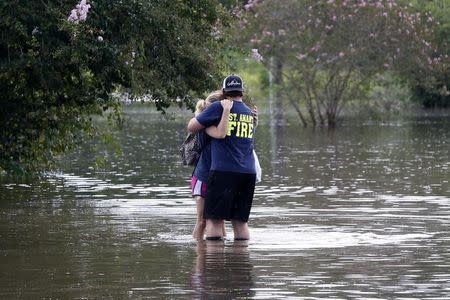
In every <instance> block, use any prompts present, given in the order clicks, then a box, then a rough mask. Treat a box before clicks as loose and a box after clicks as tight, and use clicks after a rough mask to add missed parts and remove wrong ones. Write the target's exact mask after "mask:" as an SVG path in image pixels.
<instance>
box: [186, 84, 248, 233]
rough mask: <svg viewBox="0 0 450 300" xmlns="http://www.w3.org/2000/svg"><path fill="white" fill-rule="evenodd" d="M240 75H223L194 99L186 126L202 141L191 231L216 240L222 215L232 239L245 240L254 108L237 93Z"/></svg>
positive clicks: (240, 91)
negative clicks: (215, 86) (193, 111)
mask: <svg viewBox="0 0 450 300" xmlns="http://www.w3.org/2000/svg"><path fill="white" fill-rule="evenodd" d="M243 93H244V87H243V82H242V79H241V78H240V77H239V76H236V75H230V76H227V77H226V78H225V79H224V81H223V86H222V90H221V91H218V92H215V93H212V94H210V95H209V96H208V97H207V98H206V100H200V101H199V103H197V109H196V115H195V117H194V118H192V119H191V120H190V121H189V124H188V130H189V131H190V132H192V133H196V132H199V136H200V139H201V141H202V144H203V148H202V149H203V150H202V153H201V156H200V159H199V161H198V163H197V166H196V167H195V170H194V173H193V176H192V195H193V196H194V197H195V198H196V201H197V224H196V226H195V229H194V233H193V235H194V237H195V238H197V239H203V234H204V231H205V226H206V239H207V240H221V239H223V237H224V236H225V227H224V221H225V220H229V221H231V223H232V225H233V231H234V238H235V239H236V240H248V239H249V238H250V234H249V229H248V224H247V222H248V218H249V215H250V209H251V207H252V202H253V193H254V190H255V182H256V169H255V156H254V154H253V153H254V151H253V135H254V131H255V127H256V123H257V111H256V108H255V109H254V110H251V109H250V108H249V107H248V106H247V105H246V104H245V103H244V102H242V97H243Z"/></svg>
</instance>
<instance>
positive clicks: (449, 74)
mask: <svg viewBox="0 0 450 300" xmlns="http://www.w3.org/2000/svg"><path fill="white" fill-rule="evenodd" d="M409 2H410V3H411V5H412V6H413V8H414V9H415V10H416V11H417V13H420V14H423V15H426V16H427V18H431V19H434V20H435V21H436V23H437V28H436V30H435V31H434V36H433V39H434V44H435V45H436V47H437V52H438V53H442V54H444V57H445V59H444V60H442V61H440V62H439V68H435V69H433V70H432V72H426V74H425V76H424V74H419V75H417V74H415V73H412V74H405V75H406V76H405V77H406V78H409V79H410V80H412V82H413V99H414V100H415V102H417V103H420V104H421V105H422V106H423V107H425V108H448V107H450V62H449V56H450V18H449V15H450V2H449V1H448V0H433V1H424V0H415V1H409Z"/></svg>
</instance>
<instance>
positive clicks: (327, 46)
mask: <svg viewBox="0 0 450 300" xmlns="http://www.w3.org/2000/svg"><path fill="white" fill-rule="evenodd" d="M245 8H246V12H245V13H243V14H242V17H241V25H242V28H240V31H242V32H244V33H246V34H241V35H239V36H242V37H243V38H244V39H243V40H241V42H242V43H247V45H248V48H253V50H252V51H253V53H254V57H255V59H259V60H261V58H260V57H258V55H257V53H258V52H259V53H260V54H262V57H263V60H262V62H263V63H264V64H265V65H266V66H267V67H268V68H271V69H272V68H273V67H272V66H270V64H271V59H270V58H271V57H275V58H276V59H277V61H279V62H281V63H280V64H281V66H282V77H283V82H282V81H281V80H279V82H282V83H283V87H284V88H285V90H286V91H287V92H290V95H289V98H290V99H293V98H300V99H302V100H303V103H304V104H305V107H306V108H307V109H306V111H305V115H307V116H308V117H309V121H310V122H311V123H313V124H316V123H317V124H328V125H331V126H333V125H334V124H335V122H336V119H337V117H338V115H339V113H340V112H341V111H342V109H343V107H344V106H345V104H346V102H348V101H349V100H352V99H358V98H359V97H360V92H362V91H363V90H364V85H366V84H367V82H369V81H370V80H371V78H372V77H373V76H375V75H376V74H378V73H383V72H385V71H386V70H393V71H396V72H398V73H402V74H411V73H412V74H415V75H414V76H417V77H420V76H423V75H424V74H429V73H430V72H432V70H434V69H438V68H439V65H440V63H441V62H442V61H444V57H442V56H440V55H439V52H438V51H436V49H435V47H434V45H433V43H432V36H433V29H434V25H435V24H434V21H433V20H430V19H429V18H427V16H426V15H417V14H414V12H413V11H412V9H411V8H410V7H409V6H403V5H399V4H398V1H394V0H380V1H345V0H336V1H325V0H322V1H316V0H314V1H313V0H307V1H295V0H285V1H275V0H274V1H272V0H266V1H249V2H248V4H247V5H246V6H245ZM249 52H250V51H249ZM292 104H293V105H294V107H296V110H297V111H298V112H299V115H300V118H301V119H302V122H303V123H304V124H306V122H307V121H306V117H305V116H303V114H302V113H301V111H300V107H299V106H298V104H296V103H292Z"/></svg>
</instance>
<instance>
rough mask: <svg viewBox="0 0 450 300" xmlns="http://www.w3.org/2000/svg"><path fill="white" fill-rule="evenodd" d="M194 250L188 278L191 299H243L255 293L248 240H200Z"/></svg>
mask: <svg viewBox="0 0 450 300" xmlns="http://www.w3.org/2000/svg"><path fill="white" fill-rule="evenodd" d="M196 253H197V257H196V259H195V267H194V270H193V272H192V278H191V286H192V288H193V290H194V295H195V297H194V299H241V298H244V299H245V298H249V297H252V296H253V295H254V294H255V292H254V291H253V287H254V282H253V280H254V279H253V274H252V273H253V265H252V263H251V261H250V255H249V250H248V247H247V242H245V241H235V242H234V243H232V244H225V243H224V242H222V241H218V242H214V241H202V242H199V243H198V244H197V247H196Z"/></svg>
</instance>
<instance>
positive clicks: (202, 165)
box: [192, 130, 211, 183]
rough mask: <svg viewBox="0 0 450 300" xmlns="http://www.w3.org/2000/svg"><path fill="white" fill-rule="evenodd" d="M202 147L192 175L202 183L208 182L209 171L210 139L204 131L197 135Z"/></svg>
mask: <svg viewBox="0 0 450 300" xmlns="http://www.w3.org/2000/svg"><path fill="white" fill-rule="evenodd" d="M197 134H198V137H199V141H200V146H201V147H202V153H201V154H200V158H199V159H198V162H197V165H196V166H195V169H194V173H193V174H192V175H194V176H195V177H197V179H198V180H200V181H202V182H205V183H206V182H207V181H208V174H209V170H210V169H211V138H210V137H209V135H207V134H206V132H205V131H204V130H202V131H200V132H198V133H197Z"/></svg>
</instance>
